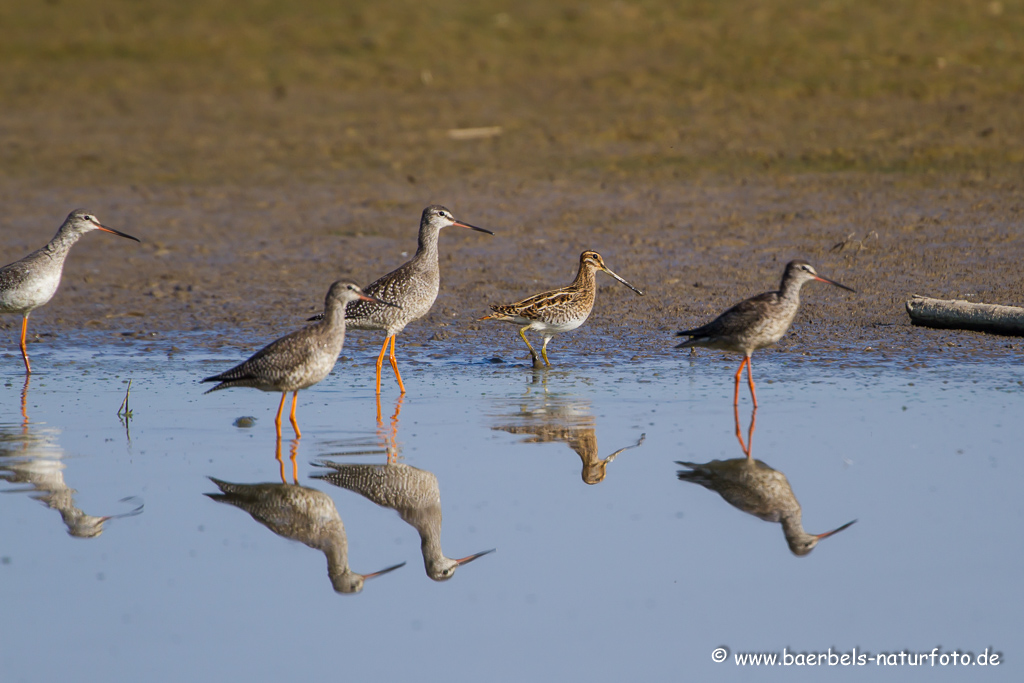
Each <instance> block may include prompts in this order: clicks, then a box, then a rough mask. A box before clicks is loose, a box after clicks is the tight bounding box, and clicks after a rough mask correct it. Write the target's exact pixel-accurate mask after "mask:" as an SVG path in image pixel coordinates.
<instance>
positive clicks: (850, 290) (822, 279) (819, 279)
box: [814, 275, 857, 529]
mask: <svg viewBox="0 0 1024 683" xmlns="http://www.w3.org/2000/svg"><path fill="white" fill-rule="evenodd" d="M814 279H815V280H817V281H818V282H827V283H828V284H830V285H835V286H836V287H840V288H842V289H845V290H846V291H848V292H853V293H854V294H856V293H857V290H856V289H854V288H852V287H847V286H846V285H841V284H839V283H838V282H836V281H835V280H829V279H828V278H827V277H822V276H820V275H815V276H814ZM850 524H853V522H850ZM843 528H844V529H845V528H846V527H843Z"/></svg>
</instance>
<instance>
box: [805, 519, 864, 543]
mask: <svg viewBox="0 0 1024 683" xmlns="http://www.w3.org/2000/svg"><path fill="white" fill-rule="evenodd" d="M856 521H857V520H853V521H852V522H847V523H846V524H844V525H842V526H841V527H839V528H838V529H833V530H832V531H826V532H825V533H823V534H814V536H815V538H817V539H818V540H819V541H820V540H821V539H823V538H828V537H829V536H831V535H832V534H838V533H839V532H840V531H842V530H843V529H845V528H846V527H848V526H850V525H851V524H854V523H856Z"/></svg>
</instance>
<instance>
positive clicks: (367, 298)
mask: <svg viewBox="0 0 1024 683" xmlns="http://www.w3.org/2000/svg"><path fill="white" fill-rule="evenodd" d="M359 298H360V299H361V300H363V301H372V302H373V303H375V304H384V305H385V306H391V307H392V308H401V306H399V305H398V304H393V303H391V302H390V301H384V300H383V299H378V298H377V297H375V296H370V295H369V294H360V295H359ZM315 319H316V316H313V317H312V318H310V320H315Z"/></svg>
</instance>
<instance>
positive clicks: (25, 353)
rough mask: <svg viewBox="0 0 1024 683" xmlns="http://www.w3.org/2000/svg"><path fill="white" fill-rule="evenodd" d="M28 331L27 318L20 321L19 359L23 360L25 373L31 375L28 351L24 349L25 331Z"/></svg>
mask: <svg viewBox="0 0 1024 683" xmlns="http://www.w3.org/2000/svg"><path fill="white" fill-rule="evenodd" d="M26 330H28V316H27V315H26V316H25V317H23V318H22V319H21V357H22V358H23V359H25V372H26V373H28V374H29V375H31V374H32V366H31V365H29V362H28V349H26V348H25V331H26Z"/></svg>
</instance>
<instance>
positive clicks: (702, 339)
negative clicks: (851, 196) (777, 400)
mask: <svg viewBox="0 0 1024 683" xmlns="http://www.w3.org/2000/svg"><path fill="white" fill-rule="evenodd" d="M811 280H817V281H818V282H827V283H828V284H830V285H835V286H836V287H841V288H842V289H846V290H849V291H851V292H852V291H854V290H852V289H850V288H849V287H847V286H846V285H841V284H839V283H838V282H835V281H834V280H829V279H828V278H825V277H822V276H820V275H818V273H817V271H816V270H814V267H813V266H811V264H809V263H807V261H801V260H795V261H790V262H789V263H788V264H786V270H785V272H784V273H783V274H782V284H781V285H780V287H779V290H778V291H776V292H765V293H764V294H758V295H757V296H754V297H751V298H749V299H746V300H744V301H741V302H739V303H738V304H736V305H735V306H733V307H732V308H730V309H729V310H727V311H726V312H724V313H722V314H721V315H720V316H718V317H717V318H715V319H714V320H712V321H711V322H709V323H708V324H707V325H703V326H701V327H697V328H694V329H692V330H683V331H681V332H677V333H676V336H679V337H690V339H689V340H687V341H685V342H683V343H682V344H679V345H678V346H676V348H677V349H685V348H691V347H694V346H704V347H707V348H710V349H718V350H720V351H733V352H736V353H742V354H743V362H741V363H740V367H739V370H737V371H736V390H735V393H734V396H733V405H736V404H738V403H739V398H740V377H741V376H742V374H743V368H744V366H746V368H747V382H748V383H749V385H750V396H751V398H752V399H753V401H754V407H757V394H756V393H755V391H754V378H753V376H752V375H751V374H750V367H751V362H750V356H751V354H752V353H753V352H754V351H756V350H757V349H763V348H764V347H766V346H771V345H772V344H774V343H775V342H777V341H779V339H781V338H782V335H784V334H786V330H788V329H789V326H790V325H791V324H792V323H793V319H794V318H795V317H796V312H797V310H798V309H799V308H800V288H801V287H803V286H804V285H805V284H806V283H808V282H810V281H811Z"/></svg>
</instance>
